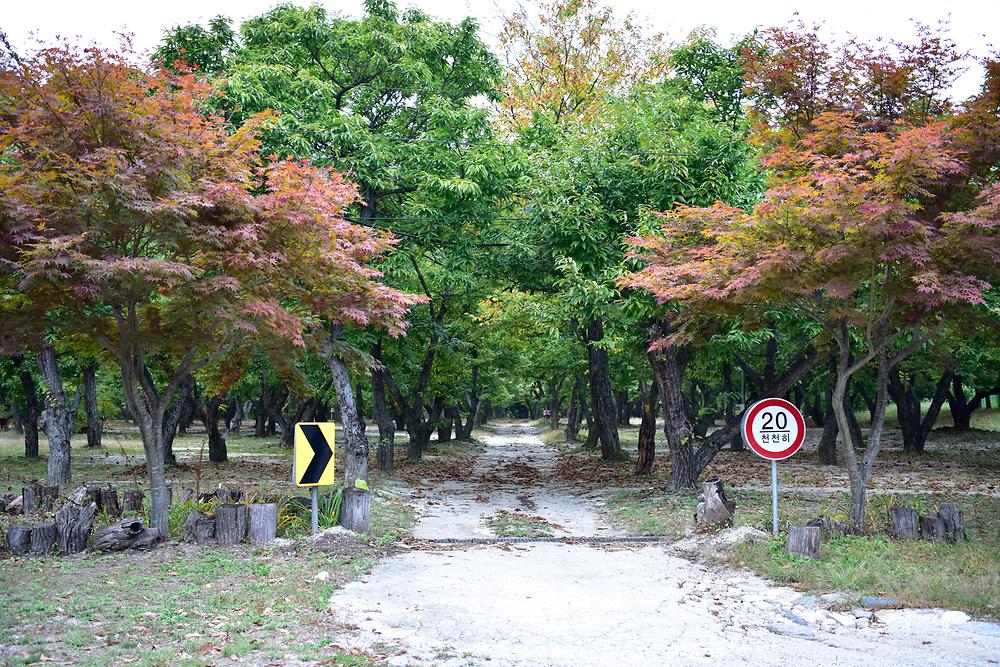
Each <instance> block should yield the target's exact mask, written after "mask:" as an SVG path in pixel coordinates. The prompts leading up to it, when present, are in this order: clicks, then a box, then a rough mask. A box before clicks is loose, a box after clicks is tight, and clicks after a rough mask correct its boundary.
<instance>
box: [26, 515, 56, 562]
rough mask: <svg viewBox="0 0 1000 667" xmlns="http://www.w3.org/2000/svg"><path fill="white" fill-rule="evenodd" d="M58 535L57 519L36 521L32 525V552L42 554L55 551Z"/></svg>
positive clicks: (37, 554)
mask: <svg viewBox="0 0 1000 667" xmlns="http://www.w3.org/2000/svg"><path fill="white" fill-rule="evenodd" d="M56 535H57V533H56V522H55V521H46V522H44V523H36V524H35V525H34V526H32V527H31V553H32V554H33V555H36V556H41V555H44V554H50V553H52V552H53V551H55V549H56Z"/></svg>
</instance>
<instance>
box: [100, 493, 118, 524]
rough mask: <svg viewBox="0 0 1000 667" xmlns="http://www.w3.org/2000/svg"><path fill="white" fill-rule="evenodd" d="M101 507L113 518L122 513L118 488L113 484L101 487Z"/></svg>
mask: <svg viewBox="0 0 1000 667" xmlns="http://www.w3.org/2000/svg"><path fill="white" fill-rule="evenodd" d="M101 507H103V508H104V511H105V512H107V513H108V516H109V517H111V518H112V519H117V518H118V517H120V516H121V515H122V508H121V505H119V504H118V489H116V488H114V487H113V486H109V487H108V488H106V489H101Z"/></svg>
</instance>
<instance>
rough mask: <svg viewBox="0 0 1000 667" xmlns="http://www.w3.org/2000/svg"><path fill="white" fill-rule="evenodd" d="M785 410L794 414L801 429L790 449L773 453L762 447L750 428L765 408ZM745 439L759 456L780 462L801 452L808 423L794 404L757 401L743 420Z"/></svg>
mask: <svg viewBox="0 0 1000 667" xmlns="http://www.w3.org/2000/svg"><path fill="white" fill-rule="evenodd" d="M779 407H780V408H784V409H785V410H788V411H789V412H790V413H792V417H794V418H795V424H796V425H797V426H798V427H799V432H798V435H796V436H795V441H794V442H793V443H792V444H791V445H790V446H789V447H788V449H783V450H781V451H780V452H772V451H769V450H767V449H764V447H762V446H761V444H760V443H759V442H757V441H756V440H754V438H753V429H752V428H750V426H751V425H752V424H753V420H754V417H756V416H757V413H758V412H760V411H761V410H763V409H765V408H779ZM743 437H744V438H746V441H747V444H749V445H750V449H752V450H753V451H754V453H755V454H757V456H760V457H762V458H765V459H770V460H772V461H780V460H782V459H787V458H788V457H789V456H791V455H792V454H794V453H795V452H797V451H799V448H800V447H801V446H802V442H803V441H804V440H805V439H806V423H805V420H803V419H802V413H801V412H799V409H798V408H797V407H795V405H794V404H792V403H789V402H788V401H786V400H785V399H783V398H765V399H764V400H762V401H757V402H756V403H754V404H753V405H751V406H750V410H748V411H747V414H746V417H744V418H743Z"/></svg>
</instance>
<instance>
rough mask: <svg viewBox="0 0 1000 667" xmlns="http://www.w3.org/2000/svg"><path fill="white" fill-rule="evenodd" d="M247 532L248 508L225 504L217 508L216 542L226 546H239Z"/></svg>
mask: <svg viewBox="0 0 1000 667" xmlns="http://www.w3.org/2000/svg"><path fill="white" fill-rule="evenodd" d="M246 531H247V506H246V505H235V504H232V503H225V504H223V505H219V506H218V507H216V508H215V541H216V542H218V543H219V544H222V545H224V546H231V545H233V544H239V543H240V542H241V541H242V540H243V537H244V536H245V535H246Z"/></svg>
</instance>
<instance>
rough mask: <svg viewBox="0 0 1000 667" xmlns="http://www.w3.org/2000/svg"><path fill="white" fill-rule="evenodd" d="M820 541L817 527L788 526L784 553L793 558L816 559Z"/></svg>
mask: <svg viewBox="0 0 1000 667" xmlns="http://www.w3.org/2000/svg"><path fill="white" fill-rule="evenodd" d="M821 541H822V537H821V533H820V529H819V527H818V526H789V527H788V541H787V542H786V543H785V551H787V552H788V553H790V554H791V555H793V556H800V557H805V558H816V557H817V556H818V555H819V545H820V542H821Z"/></svg>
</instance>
